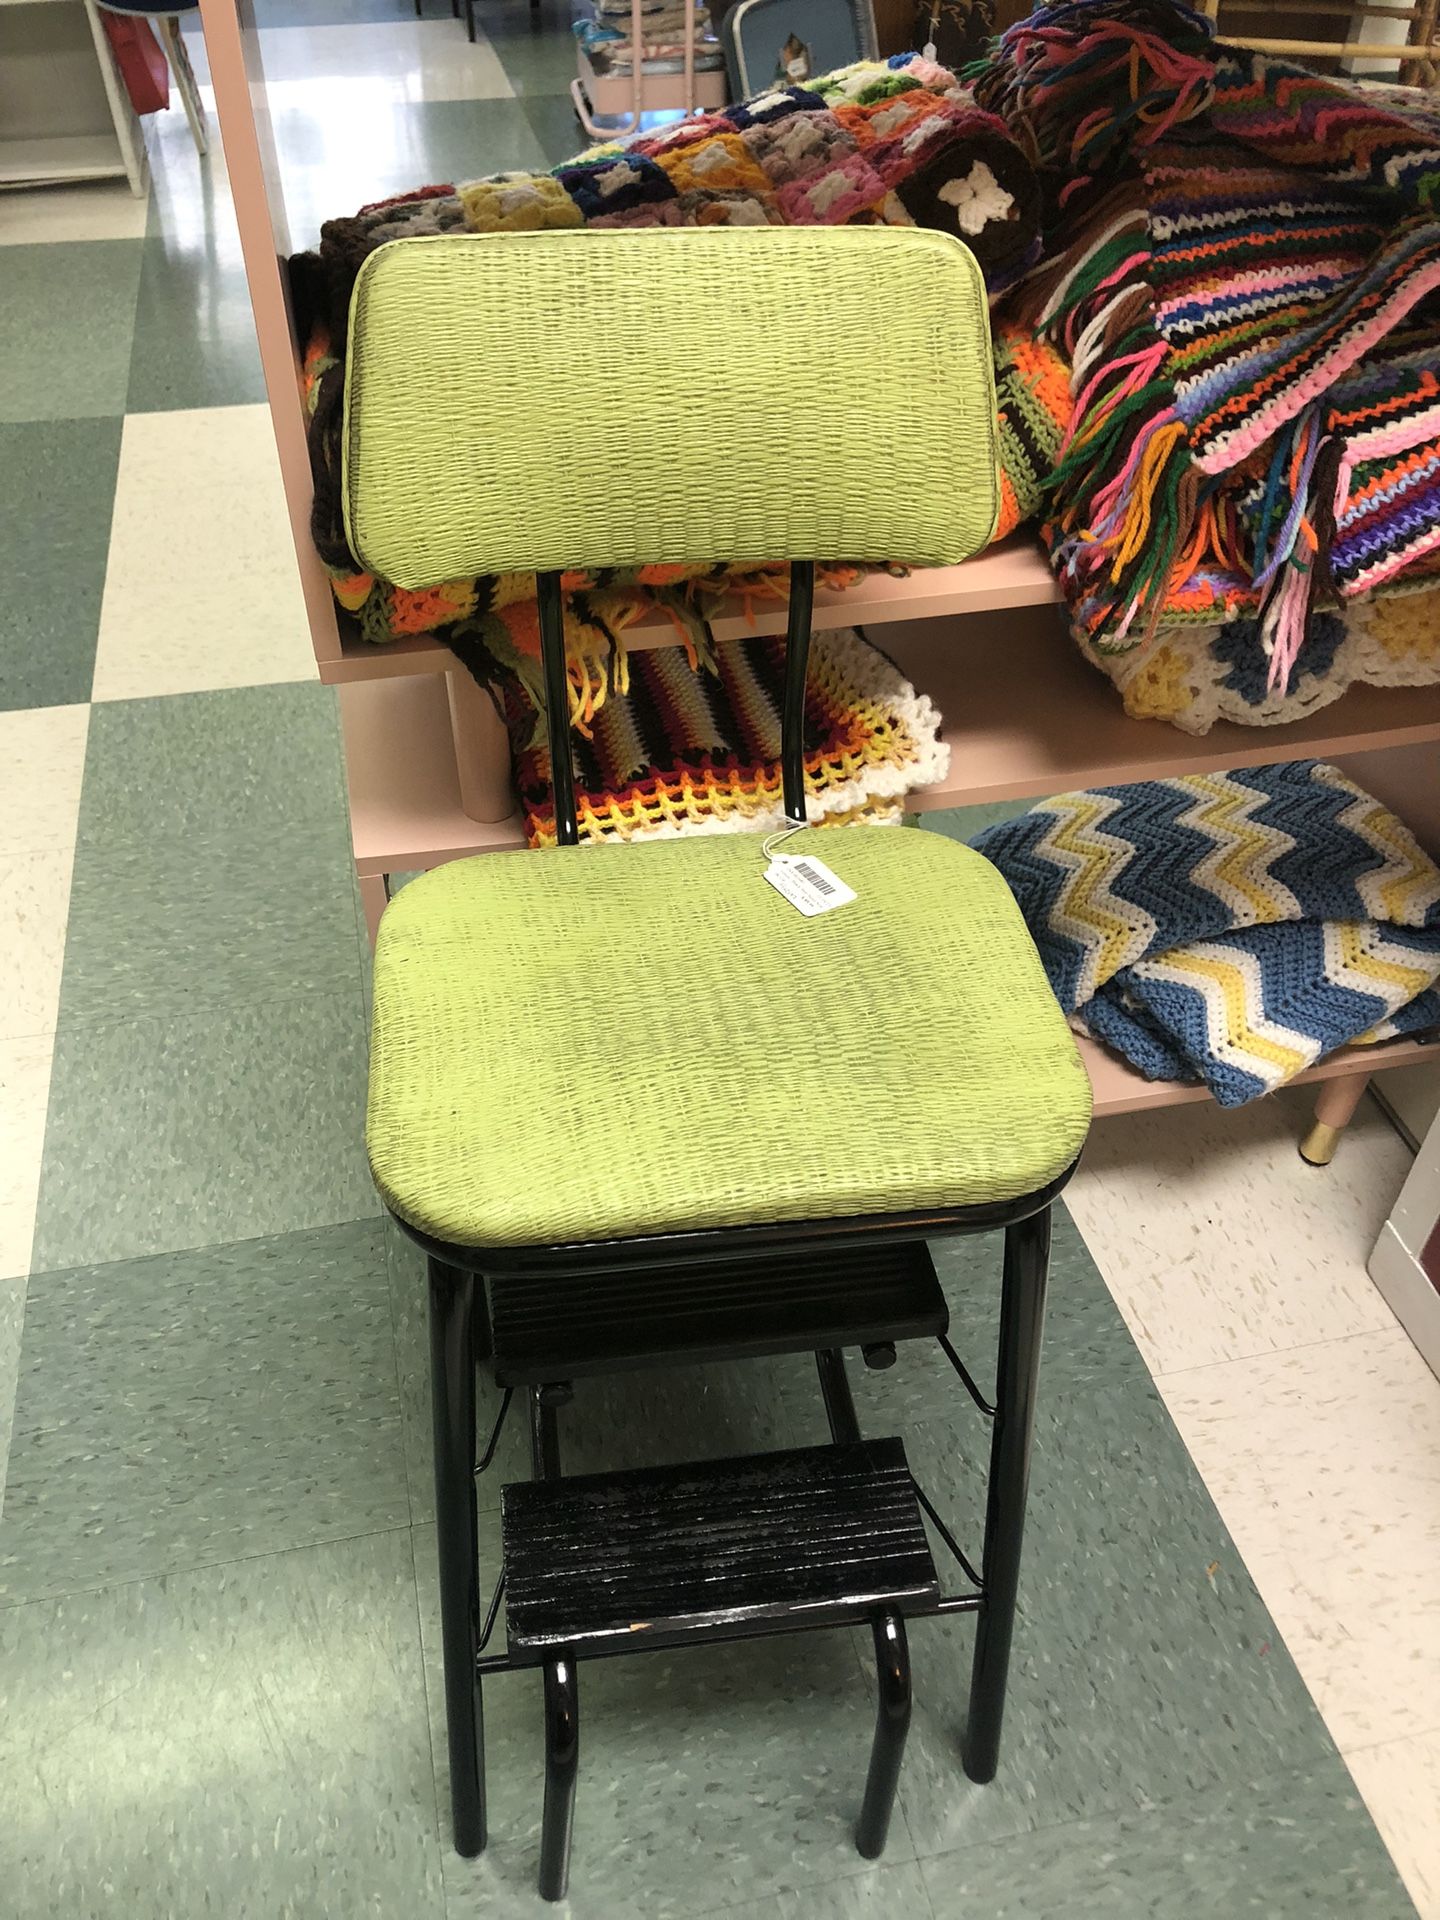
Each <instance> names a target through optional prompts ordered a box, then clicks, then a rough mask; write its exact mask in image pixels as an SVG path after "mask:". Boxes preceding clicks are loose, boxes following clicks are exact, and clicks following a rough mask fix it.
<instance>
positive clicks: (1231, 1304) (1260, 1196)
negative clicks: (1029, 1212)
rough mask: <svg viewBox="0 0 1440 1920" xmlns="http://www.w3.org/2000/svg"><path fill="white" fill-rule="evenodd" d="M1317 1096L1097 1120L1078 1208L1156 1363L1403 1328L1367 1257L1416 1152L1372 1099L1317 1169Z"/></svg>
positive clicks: (1190, 1363)
mask: <svg viewBox="0 0 1440 1920" xmlns="http://www.w3.org/2000/svg"><path fill="white" fill-rule="evenodd" d="M1312 1104H1313V1096H1312V1095H1310V1094H1308V1093H1307V1092H1306V1090H1304V1089H1300V1088H1297V1089H1296V1090H1295V1091H1294V1092H1293V1093H1291V1094H1285V1095H1282V1096H1279V1097H1278V1098H1275V1099H1273V1100H1264V1101H1260V1102H1258V1103H1257V1104H1256V1105H1254V1106H1251V1107H1245V1108H1241V1109H1239V1110H1237V1111H1232V1112H1228V1113H1225V1112H1222V1111H1221V1110H1220V1109H1219V1108H1218V1107H1214V1106H1210V1105H1208V1104H1207V1105H1203V1106H1186V1107H1174V1108H1171V1109H1170V1110H1168V1111H1166V1112H1161V1113H1137V1114H1121V1115H1117V1116H1116V1117H1115V1118H1114V1119H1110V1120H1103V1121H1101V1122H1100V1123H1099V1124H1098V1125H1097V1126H1096V1128H1095V1130H1094V1133H1093V1134H1092V1136H1091V1140H1090V1145H1089V1147H1088V1148H1087V1150H1086V1155H1085V1160H1084V1164H1083V1166H1082V1167H1081V1170H1080V1172H1079V1174H1077V1176H1076V1178H1075V1179H1074V1181H1073V1182H1072V1183H1071V1185H1070V1187H1069V1189H1068V1191H1067V1192H1066V1196H1065V1199H1066V1204H1067V1206H1068V1207H1069V1209H1070V1212H1071V1214H1072V1215H1073V1217H1074V1219H1075V1221H1076V1223H1077V1225H1078V1226H1079V1228H1080V1231H1081V1233H1082V1234H1083V1235H1084V1237H1085V1242H1086V1244H1087V1246H1088V1247H1089V1249H1090V1251H1091V1253H1092V1254H1093V1255H1094V1257H1095V1260H1096V1263H1097V1264H1098V1266H1099V1267H1100V1270H1101V1272H1102V1273H1103V1274H1104V1275H1105V1279H1106V1281H1107V1283H1108V1285H1109V1288H1110V1291H1111V1293H1112V1294H1113V1296H1114V1298H1115V1302H1116V1305H1117V1306H1118V1307H1119V1308H1120V1311H1121V1312H1122V1313H1123V1314H1124V1316H1125V1319H1126V1321H1127V1322H1128V1324H1129V1327H1130V1331H1131V1333H1132V1334H1133V1335H1134V1337H1135V1340H1136V1342H1137V1344H1138V1345H1139V1347H1140V1350H1141V1352H1142V1353H1143V1354H1144V1356H1145V1359H1146V1361H1147V1362H1148V1364H1149V1366H1150V1369H1151V1371H1152V1372H1153V1373H1156V1374H1162V1373H1173V1372H1175V1371H1176V1370H1178V1369H1180V1368H1184V1367H1198V1366H1206V1365H1209V1364H1210V1363H1212V1362H1215V1361H1220V1360H1234V1359H1239V1358H1242V1357H1243V1356H1246V1355H1249V1354H1263V1353H1269V1352H1274V1351H1282V1350H1284V1349H1285V1348H1288V1347H1298V1346H1302V1345H1305V1344H1308V1343H1309V1342H1312V1341H1316V1340H1333V1339H1338V1338H1340V1337H1342V1336H1344V1335H1348V1334H1353V1333H1368V1332H1380V1331H1389V1330H1392V1329H1393V1328H1394V1325H1395V1320H1394V1317H1393V1315H1392V1314H1391V1312H1390V1310H1389V1308H1388V1307H1387V1306H1386V1304H1385V1302H1384V1300H1383V1299H1382V1298H1381V1296H1380V1294H1379V1293H1378V1292H1377V1291H1376V1289H1375V1287H1374V1285H1373V1284H1372V1282H1371V1280H1370V1278H1369V1276H1368V1275H1367V1273H1366V1271H1365V1262H1366V1260H1367V1258H1368V1257H1369V1253H1370V1249H1371V1247H1372V1246H1373V1245H1374V1243H1375V1237H1376V1235H1377V1234H1378V1233H1379V1231H1380V1227H1381V1224H1382V1222H1383V1221H1384V1219H1385V1216H1386V1214H1387V1213H1388V1212H1389V1211H1390V1208H1391V1206H1392V1204H1393V1203H1394V1201H1395V1198H1396V1196H1397V1195H1398V1194H1399V1192H1400V1188H1401V1186H1402V1185H1403V1184H1404V1181H1405V1176H1406V1174H1407V1173H1408V1172H1409V1169H1410V1154H1409V1152H1408V1150H1407V1148H1406V1146H1405V1144H1404V1142H1403V1141H1402V1140H1401V1139H1400V1138H1399V1137H1398V1135H1397V1134H1396V1133H1395V1131H1394V1129H1393V1128H1392V1127H1390V1125H1389V1124H1388V1123H1387V1121H1386V1120H1385V1118H1384V1116H1383V1115H1382V1114H1381V1113H1380V1111H1379V1110H1378V1108H1377V1107H1376V1106H1375V1105H1374V1104H1373V1102H1370V1101H1366V1102H1363V1103H1362V1105H1361V1108H1360V1111H1359V1112H1358V1113H1357V1114H1356V1116H1355V1119H1354V1121H1353V1122H1352V1124H1351V1126H1350V1128H1349V1130H1348V1131H1347V1133H1346V1135H1345V1139H1344V1141H1343V1142H1342V1144H1341V1148H1340V1151H1339V1153H1338V1154H1337V1155H1336V1158H1335V1161H1334V1163H1333V1165H1331V1166H1329V1167H1324V1168H1321V1167H1311V1166H1307V1165H1306V1163H1305V1162H1304V1161H1303V1160H1302V1159H1301V1158H1300V1155H1299V1154H1298V1152H1297V1151H1296V1143H1297V1141H1298V1140H1299V1138H1300V1135H1301V1132H1302V1131H1303V1128H1304V1125H1305V1120H1306V1115H1307V1112H1308V1110H1309V1108H1310V1106H1311V1105H1312Z"/></svg>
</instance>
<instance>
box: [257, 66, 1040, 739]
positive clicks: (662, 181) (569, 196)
mask: <svg viewBox="0 0 1440 1920" xmlns="http://www.w3.org/2000/svg"><path fill="white" fill-rule="evenodd" d="M1039 215H1040V202H1039V194H1038V189H1037V187H1036V183H1035V177H1034V174H1033V171H1032V169H1031V167H1030V164H1029V162H1028V161H1027V160H1026V159H1025V157H1024V156H1023V154H1022V153H1021V152H1020V150H1019V148H1018V146H1017V145H1016V143H1015V142H1014V140H1012V138H1011V137H1010V135H1009V133H1008V132H1007V131H1006V129H1005V126H1004V124H1003V123H1002V122H1001V121H1000V120H998V119H997V118H996V117H995V116H994V115H993V114H991V113H987V112H983V111H981V110H980V109H979V108H978V107H977V106H976V105H975V102H974V100H973V99H972V98H971V96H970V94H969V92H968V90H967V89H966V88H965V87H963V86H962V85H961V84H960V82H959V81H957V80H956V78H955V76H954V75H953V74H951V73H949V72H948V71H947V70H946V69H945V68H943V67H939V66H936V65H935V64H934V62H933V61H927V60H924V59H923V58H921V56H920V55H918V54H910V55H903V56H899V57H897V58H896V59H894V60H891V61H889V62H878V61H865V62H860V63H858V64H857V65H854V66H851V67H847V68H844V69H842V70H841V71H840V72H838V73H834V74H829V75H826V76H824V77H823V78H821V79H818V80H815V81H813V82H810V83H808V84H807V85H806V86H805V87H784V88H776V89H772V90H771V91H769V92H767V93H765V94H762V95H759V96H757V97H756V98H755V99H753V100H750V101H747V102H745V103H743V104H741V105H739V106H735V107H731V108H728V109H727V110H726V112H725V113H723V114H697V115H693V116H691V117H690V118H689V119H687V120H685V121H683V122H680V123H678V124H676V125H674V126H671V127H667V128H666V129H664V130H663V131H662V132H661V133H658V134H654V135H646V136H644V137H642V138H641V139H639V140H634V141H631V142H630V143H629V144H628V145H626V146H625V147H623V148H622V147H619V146H616V145H613V144H612V145H607V146H601V147H597V148H594V149H592V150H591V151H589V152H587V153H584V154H582V155H581V156H580V157H579V158H578V159H576V160H574V161H571V162H568V163H567V164H565V165H563V166H560V167H557V168H555V169H554V170H553V172H551V173H548V174H530V173H507V174H499V175H494V176H491V177H490V178H487V179H483V180H476V181H471V182H468V183H463V184H461V185H459V186H453V185H440V186H433V187H426V188H421V189H417V190H416V191H415V192H414V193H411V194H408V195H402V196H400V197H399V198H397V199H395V200H391V201H386V202H384V203H382V204H379V205H376V206H370V207H365V208H362V209H361V211H360V212H359V213H358V214H356V215H354V216H353V217H350V218H346V219H337V220H331V221H328V222H327V223H326V224H325V226H324V227H323V228H322V230H321V241H320V247H319V250H318V253H315V254H306V255H301V256H299V257H298V258H297V259H295V260H293V261H292V262H291V263H290V275H291V286H292V293H293V296H294V301H295V305H296V308H297V318H298V319H299V320H300V322H301V325H302V326H303V328H304V332H305V335H306V337H307V338H308V339H309V341H310V351H309V354H308V357H307V370H306V371H307V387H308V393H309V399H310V406H311V425H310V453H311V464H312V468H313V471H314V476H315V506H314V515H313V520H312V531H313V535H314V539H315V544H316V546H317V548H318V549H319V552H320V555H321V557H322V559H323V560H324V561H325V563H326V565H327V567H328V568H329V569H330V571H331V575H332V579H333V582H334V588H335V593H336V596H337V598H338V600H339V601H340V603H341V605H342V606H343V607H344V608H345V609H346V611H347V612H348V613H351V614H352V615H354V617H355V618H356V619H357V620H358V622H359V625H360V630H361V631H362V633H363V634H364V635H365V637H366V638H367V639H370V640H375V641H385V640H389V639H392V638H395V637H398V636H402V635H408V634H416V633H427V632H429V633H435V634H436V635H437V636H438V637H440V638H442V639H444V640H445V641H447V642H448V643H449V644H451V645H452V646H454V647H455V648H456V649H457V651H459V652H460V653H461V655H462V657H464V658H467V659H468V660H470V661H471V662H472V663H476V662H477V656H478V654H479V652H482V651H483V650H484V649H485V648H486V647H487V646H488V645H489V642H490V640H492V639H500V640H503V639H504V636H503V635H502V634H499V633H498V632H497V627H496V624H495V623H496V622H499V623H501V624H502V625H503V623H504V622H505V621H507V620H508V619H509V618H510V609H511V608H514V607H519V608H520V609H521V611H520V612H519V614H518V615H516V616H515V619H516V630H515V634H514V635H513V636H511V637H512V640H513V641H514V643H515V644H516V645H518V646H520V647H522V648H524V647H526V646H528V645H529V640H528V636H529V634H530V631H531V629H532V628H533V613H531V612H529V611H527V610H526V603H533V596H534V584H533V580H532V579H531V578H530V577H529V576H520V575H516V576H510V577H507V578H504V579H497V578H493V577H490V578H486V579H481V580H474V579H472V580H458V581H450V582H447V583H444V584H443V585H441V586H438V587H435V588H431V589H426V590H425V591H423V592H414V593H412V592H406V591H404V590H402V589H400V588H397V587H395V586H393V585H392V584H391V583H390V582H388V581H385V580H381V579H378V578H377V577H375V576H374V575H372V574H369V573H367V572H365V571H364V570H363V569H361V568H360V567H359V566H358V565H357V563H356V561H355V559H354V556H353V555H352V554H351V553H350V551H349V549H348V547H347V545H346V541H345V533H344V526H343V521H342V516H341V510H340V487H339V475H340V446H341V424H342V421H341V408H342V402H343V388H344V356H345V329H346V323H347V316H348V311H349V302H350V293H351V289H352V288H353V286H354V281H355V275H356V273H357V271H358V270H359V267H360V264H361V262H362V261H363V260H364V259H365V258H366V257H367V255H368V254H370V253H371V252H373V251H374V250H375V248H377V247H379V246H383V245H384V244H385V243H386V242H387V241H391V240H397V239H403V238H405V237H406V236H408V235H412V234H417V235H418V234H429V233H450V232H455V233H459V232H477V233H490V232H496V231H530V230H535V229H541V228H550V227H581V226H594V227H634V226H696V225H709V224H716V223H720V224H743V225H779V226H785V225H816V224H820V225H824V224H839V223H841V222H885V223H889V224H898V225H905V224H918V225H920V226H926V227H935V228H939V229H941V230H943V231H946V232H950V233H958V234H961V235H962V236H963V237H964V239H965V241H966V243H967V244H968V245H969V246H970V248H971V250H972V251H973V252H974V253H975V255H976V257H977V259H978V260H979V262H980V264H981V267H982V269H983V270H984V272H985V275H986V280H987V283H988V284H989V286H990V288H991V290H992V292H994V291H996V290H998V289H1000V288H1002V287H1004V286H1007V285H1009V284H1011V283H1012V282H1013V281H1014V280H1015V279H1016V278H1017V277H1018V276H1019V275H1020V274H1021V273H1022V272H1023V271H1024V270H1025V268H1026V267H1027V266H1028V265H1029V264H1030V263H1031V262H1032V261H1033V260H1034V259H1035V257H1036V255H1037V252H1038V247H1039ZM997 345H998V347H999V351H1000V365H999V382H998V385H999V395H1000V407H1001V434H1000V446H1001V456H1002V462H1003V465H1004V473H1003V476H1002V493H1003V496H1004V512H1003V514H1002V517H1001V523H1000V531H1001V533H1004V532H1008V531H1010V530H1011V529H1012V528H1013V527H1014V526H1015V525H1016V524H1017V522H1018V521H1019V520H1020V519H1022V518H1024V517H1027V516H1028V515H1030V514H1032V513H1033V512H1035V511H1036V509H1037V507H1038V505H1039V501H1040V496H1041V482H1042V479H1043V477H1044V475H1045V474H1046V473H1047V472H1048V471H1049V468H1050V467H1051V466H1052V465H1053V462H1054V457H1055V454H1056V451H1057V449H1058V446H1059V441H1060V435H1061V433H1062V431H1063V428H1064V420H1065V415H1066V413H1067V412H1068V407H1069V395H1068V392H1067V389H1066V381H1065V372H1064V368H1063V364H1062V362H1061V360H1060V358H1059V355H1058V354H1057V352H1056V351H1055V350H1054V349H1053V348H1052V347H1050V346H1048V345H1047V344H1044V343H1035V342H1033V341H1032V340H1031V339H1030V338H1029V336H1028V335H1026V334H1025V333H1023V332H1020V331H1014V330H1008V329H1005V328H997ZM696 377H697V379H703V377H704V370H703V369H697V373H696ZM852 413H853V417H852ZM912 424H913V429H914V431H916V432H921V433H923V432H924V431H925V395H924V393H923V391H918V390H917V393H916V396H915V418H914V422H913V423H912ZM832 430H834V431H838V432H860V433H863V432H866V431H867V426H866V422H865V418H864V396H863V395H858V396H844V397H843V401H842V404H841V407H840V410H839V412H838V414H837V416H836V421H835V424H834V426H833V429H832ZM818 431H819V429H818V427H817V432H818ZM819 444H820V443H818V442H817V445H819ZM822 450H823V449H822ZM877 457H878V456H877ZM734 484H735V485H737V486H743V485H744V484H745V476H744V475H743V474H736V475H735V476H734ZM997 537H998V536H997ZM867 557H869V556H867ZM847 558H848V556H845V555H843V554H841V555H833V556H830V559H831V560H832V561H833V562H835V563H837V564H835V565H832V566H830V567H829V568H827V569H825V575H826V577H827V578H828V579H829V580H831V581H832V582H843V581H844V580H846V579H847V578H853V577H854V572H855V569H854V568H853V567H849V568H847V567H846V566H845V565H844V564H843V563H844V562H845V561H846V560H847ZM716 560H717V562H723V560H724V556H723V555H717V556H716ZM571 584H572V586H573V587H574V588H575V589H576V590H577V591H578V590H579V589H581V588H583V587H584V586H586V585H587V584H589V585H594V586H596V587H597V588H598V591H596V592H594V593H591V594H589V595H588V596H586V597H585V599H584V601H583V603H581V602H577V601H576V600H575V599H573V598H572V603H571V610H572V615H573V618H572V621H571V629H570V634H571V669H572V683H573V687H574V696H575V700H576V703H577V714H578V715H581V716H582V717H583V714H584V713H586V712H589V711H591V710H592V709H593V708H594V707H595V706H596V705H598V703H599V702H600V701H603V699H604V698H605V696H606V694H607V692H608V690H609V688H610V685H611V675H612V663H613V661H614V659H615V657H616V654H617V651H618V650H620V649H621V648H623V633H624V629H625V627H626V626H627V625H629V624H630V623H631V622H632V621H634V620H635V619H636V618H638V617H640V616H641V615H642V614H644V613H646V612H647V611H650V610H652V609H653V608H654V607H655V606H656V605H657V604H658V605H663V606H664V607H666V608H667V609H668V610H669V611H670V612H671V613H673V614H674V616H675V618H676V620H677V622H679V623H681V624H682V631H683V630H684V629H687V628H688V629H689V630H690V632H691V635H692V637H694V638H697V639H698V638H699V632H698V623H699V622H700V621H701V620H703V618H704V617H705V616H706V615H707V614H708V613H709V612H711V611H712V610H713V609H714V607H715V605H716V603H717V601H718V599H719V597H720V596H721V595H722V594H723V593H724V592H725V591H726V590H727V589H734V588H736V587H737V586H738V588H739V589H740V591H742V592H743V593H745V594H747V595H750V594H753V595H755V596H756V597H770V598H777V597H780V596H782V595H783V594H784V591H785V573H784V569H783V567H777V568H773V569H768V570H767V569H761V570H751V571H749V572H747V573H746V574H744V575H743V576H736V575H734V574H733V573H731V572H729V571H728V570H727V569H725V568H724V567H723V565H717V566H716V567H714V568H691V569H677V568H664V569H647V570H645V571H644V572H642V573H640V574H637V575H631V576H616V575H610V576H607V577H606V578H605V579H604V580H603V581H599V582H592V583H587V582H585V581H582V580H580V579H579V578H576V579H575V580H574V581H573V582H572V583H571Z"/></svg>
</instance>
